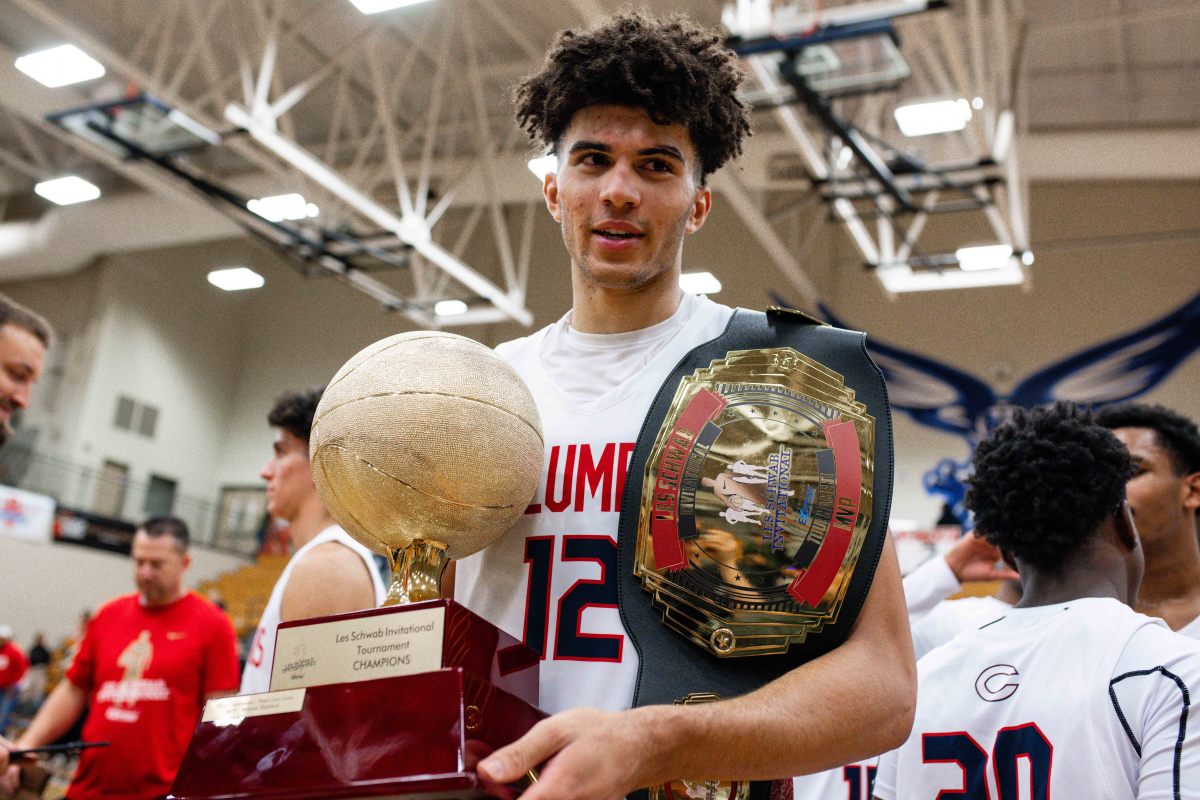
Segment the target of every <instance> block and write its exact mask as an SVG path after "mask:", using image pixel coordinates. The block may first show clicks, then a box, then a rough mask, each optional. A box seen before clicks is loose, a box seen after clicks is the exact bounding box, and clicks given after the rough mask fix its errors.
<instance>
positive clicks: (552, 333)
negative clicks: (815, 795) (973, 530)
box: [456, 14, 913, 800]
mask: <svg viewBox="0 0 1200 800" xmlns="http://www.w3.org/2000/svg"><path fill="white" fill-rule="evenodd" d="M741 80H742V73H741V71H740V70H739V68H738V64H737V59H736V57H734V56H733V54H732V53H731V52H730V51H729V50H727V49H726V48H725V47H724V46H723V39H722V37H721V36H720V35H719V34H718V33H716V32H713V31H706V30H703V29H701V28H699V27H697V26H694V25H693V24H691V23H690V22H686V21H681V20H671V21H666V22H660V21H656V20H650V19H646V18H643V17H640V16H637V15H631V14H627V15H621V16H619V17H615V18H613V19H610V20H608V21H606V22H604V23H602V24H601V25H600V26H598V27H597V28H594V29H592V30H590V31H587V32H579V33H572V34H564V35H562V36H560V37H559V39H558V41H557V42H556V44H555V46H554V49H553V50H552V51H551V53H550V55H549V57H548V58H547V60H546V63H545V64H544V66H543V68H542V70H541V72H539V73H538V74H536V75H534V76H531V77H530V78H528V79H527V80H526V81H525V82H524V83H523V84H522V85H521V87H520V88H519V89H518V92H517V106H518V118H519V120H520V122H521V124H522V126H523V127H525V128H526V129H527V130H528V131H530V132H531V133H533V134H534V135H536V136H537V138H539V139H540V140H541V141H542V142H543V143H544V144H546V145H548V146H550V147H552V148H553V151H554V152H555V153H557V155H558V169H557V174H552V175H550V176H548V177H547V178H546V180H545V184H544V187H543V188H544V194H545V199H546V204H547V207H548V209H549V211H550V213H551V214H552V215H553V217H554V218H555V220H557V221H558V222H559V223H560V225H561V227H562V233H563V241H564V244H565V245H566V248H567V251H568V253H569V255H570V258H571V277H572V297H573V304H572V309H571V312H570V313H569V314H568V315H567V316H566V317H564V318H563V319H562V320H560V321H559V322H557V323H555V324H553V325H551V326H550V327H549V328H548V329H546V330H543V331H539V332H538V333H535V334H534V335H533V336H530V337H528V338H526V339H522V340H520V341H517V342H513V343H510V344H508V345H504V346H502V347H500V348H499V350H500V352H501V353H502V354H503V355H504V356H505V357H506V358H507V359H508V360H509V361H510V362H511V363H512V364H513V365H514V366H515V367H516V368H517V370H518V371H519V372H520V373H521V375H522V376H523V377H524V379H525V380H526V381H528V383H529V384H530V387H531V388H532V390H533V394H534V397H535V399H536V400H537V403H538V408H539V411H540V412H541V415H542V425H543V429H544V432H545V439H546V474H545V476H544V478H543V480H542V482H541V485H540V486H539V488H538V491H537V494H536V496H535V497H534V498H533V502H532V505H531V506H530V508H529V510H528V513H526V514H525V516H524V517H523V518H522V520H521V521H520V522H519V523H518V525H517V526H516V527H515V528H514V529H513V530H512V531H510V532H509V533H508V534H506V536H505V537H504V538H503V539H502V540H501V541H500V542H498V543H497V544H496V545H495V546H493V547H492V548H489V549H488V550H485V551H484V552H482V553H480V554H478V555H476V556H472V557H471V558H468V559H464V560H463V561H462V562H461V563H460V564H459V565H458V567H457V576H456V597H457V598H458V600H459V601H461V602H463V603H464V604H465V605H467V606H468V607H469V608H472V609H473V610H475V611H477V612H478V613H481V614H482V615H484V616H485V617H487V618H488V619H490V620H492V621H493V622H495V623H497V624H498V625H499V626H500V627H502V628H504V629H505V630H507V631H509V632H510V633H512V634H514V635H516V636H520V637H522V638H523V639H524V640H525V641H526V642H527V643H529V644H530V645H531V646H533V647H535V648H536V649H538V650H540V651H541V653H542V656H543V661H542V665H541V669H542V675H543V683H542V694H541V705H542V706H544V707H545V708H547V709H550V710H554V711H560V710H563V709H567V710H564V711H561V713H558V714H556V715H555V716H553V717H551V718H550V719H549V720H547V721H545V722H543V723H540V724H539V725H538V726H536V727H535V728H534V729H533V730H532V731H530V733H529V734H527V735H526V736H525V737H523V738H522V739H520V740H519V741H518V742H516V743H515V744H513V745H512V746H510V747H506V748H503V749H502V750H499V751H497V752H496V753H495V754H493V755H492V756H491V757H489V758H488V759H485V760H484V761H482V762H481V763H480V765H479V772H480V774H481V775H483V776H484V777H486V778H488V779H490V780H493V781H497V782H500V783H506V782H509V781H512V780H516V779H518V778H520V777H521V776H523V775H524V774H525V773H526V771H527V770H529V769H530V768H531V767H535V766H538V765H543V768H542V770H541V775H540V779H539V781H538V783H537V784H536V785H534V786H533V787H532V788H530V789H529V790H527V792H526V794H525V795H524V797H525V798H526V800H538V799H539V798H552V797H553V798H558V797H566V796H571V797H577V798H605V799H606V800H607V799H608V798H612V797H615V796H619V795H622V794H626V793H628V792H629V791H632V790H634V789H637V788H639V787H644V786H649V785H651V784H658V783H662V782H665V781H667V780H670V779H673V778H679V777H689V776H693V777H703V778H706V779H720V778H725V779H735V778H745V779H755V780H763V779H772V778H779V777H783V776H787V775H793V774H797V773H799V772H802V771H804V770H805V769H809V770H811V769H819V768H825V767H828V766H831V765H833V764H837V763H842V762H845V761H848V760H851V759H853V758H858V757H864V756H867V755H870V754H872V753H878V752H880V751H882V750H884V749H887V747H891V746H895V744H898V743H899V741H901V740H903V738H904V735H905V734H906V732H907V728H908V715H909V713H910V712H911V703H912V702H913V695H912V690H913V684H912V682H911V681H912V673H911V672H910V670H909V660H910V659H911V658H912V656H911V643H910V641H909V637H908V635H907V631H906V630H905V615H904V605H903V597H902V595H901V586H900V578H899V571H898V568H897V566H896V557H895V551H894V548H892V547H891V546H890V545H889V546H888V547H887V548H886V549H885V551H884V554H883V558H882V560H881V562H880V565H879V567H878V570H877V573H876V578H875V581H874V584H873V586H872V588H871V590H870V592H869V595H868V598H867V601H866V603H865V605H864V608H863V610H862V613H861V614H860V616H859V618H858V621H857V624H856V626H855V628H854V630H853V632H852V633H851V635H850V638H849V639H848V640H847V642H846V643H845V644H844V645H843V646H842V647H840V648H838V649H836V650H835V651H834V652H832V653H830V654H829V655H827V656H825V657H823V658H820V659H817V660H815V661H813V662H811V663H809V664H807V665H805V666H804V667H803V668H801V669H799V670H796V671H794V672H792V673H790V674H788V675H786V676H784V677H783V678H781V679H779V680H777V681H775V682H772V683H771V684H769V685H767V686H765V687H764V688H762V689H760V690H759V691H757V692H754V693H752V694H749V695H746V696H744V697H740V698H735V699H729V700H726V701H723V702H719V703H710V704H707V705H691V706H649V707H643V708H638V709H634V710H620V709H628V708H629V706H630V705H631V704H632V692H633V687H634V685H635V679H636V673H637V668H638V665H637V659H636V653H635V652H634V651H633V646H632V645H631V644H630V642H629V641H628V640H627V638H626V635H625V632H624V631H623V629H622V626H621V622H620V619H619V617H618V613H617V610H616V608H615V606H616V604H617V591H616V577H617V576H616V574H615V571H616V552H617V549H616V535H617V520H618V510H619V504H620V498H621V494H622V491H623V486H624V483H625V480H626V475H625V470H626V468H627V465H628V462H629V457H630V454H631V453H632V451H633V447H634V443H635V442H636V440H637V437H638V433H639V431H640V429H641V425H642V423H643V420H644V419H645V416H646V413H647V411H648V409H649V404H650V401H651V399H652V397H653V396H654V394H655V392H656V391H657V389H658V388H659V387H660V386H661V384H662V383H663V381H664V380H665V378H666V377H667V375H668V373H669V372H670V370H671V369H672V368H673V367H674V366H675V364H676V362H677V361H678V360H679V358H680V357H681V356H682V355H683V354H684V353H686V352H688V351H689V350H690V349H692V348H693V347H694V346H695V345H698V344H700V343H702V342H704V341H707V340H710V339H712V338H714V337H715V336H716V335H717V334H719V333H720V332H721V330H722V328H723V327H724V324H725V322H726V321H727V320H728V319H729V316H730V314H731V311H730V309H728V308H723V307H721V306H718V305H717V304H715V303H712V302H711V301H709V300H707V299H704V298H700V297H686V298H684V297H682V295H681V293H680V290H679V274H680V268H681V263H682V244H683V239H684V237H685V235H686V234H688V233H692V232H695V231H697V230H699V229H700V227H701V225H703V223H704V220H705V218H706V217H707V215H708V212H709V209H710V208H711V204H712V194H711V191H710V190H709V188H708V187H707V186H706V185H705V180H704V179H705V176H707V175H708V174H710V173H711V172H713V171H714V170H716V169H717V168H718V167H720V166H721V165H722V164H723V163H724V162H725V161H727V160H728V159H729V158H732V157H734V156H736V155H737V154H738V153H739V152H740V149H741V139H742V138H743V136H744V134H745V133H746V132H747V130H748V114H747V108H746V107H745V106H744V105H743V104H742V103H741V101H740V100H738V99H737V98H736V96H735V92H736V91H737V89H738V87H739V85H740V83H741ZM749 267H750V265H744V266H743V269H747V270H748V269H749ZM747 274H748V273H747ZM631 479H632V478H631ZM697 657H704V656H703V655H702V654H701V653H699V652H698V653H697ZM880 665H887V667H886V668H881V667H880ZM867 674H869V675H871V680H869V681H862V680H860V678H861V676H863V675H867ZM581 706H584V707H586V708H580V707H581ZM830 708H836V709H837V713H836V714H832V713H829V712H828V709H830ZM600 709H604V710H600ZM889 742H890V743H891V744H889Z"/></svg>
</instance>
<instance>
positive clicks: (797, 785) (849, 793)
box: [792, 557, 1012, 800]
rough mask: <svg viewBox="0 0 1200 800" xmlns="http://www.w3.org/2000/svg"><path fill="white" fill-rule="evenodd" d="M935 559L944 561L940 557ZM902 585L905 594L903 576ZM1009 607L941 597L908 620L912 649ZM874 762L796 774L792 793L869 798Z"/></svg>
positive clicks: (800, 797) (921, 649)
mask: <svg viewBox="0 0 1200 800" xmlns="http://www.w3.org/2000/svg"><path fill="white" fill-rule="evenodd" d="M938 560H939V561H941V562H942V563H943V564H944V563H945V559H943V558H941V557H938ZM947 571H949V568H947ZM910 577H911V576H910ZM952 579H953V578H952ZM904 586H905V593H906V595H907V590H908V579H907V578H906V579H905V583H904ZM1011 608H1012V607H1011V606H1010V605H1009V604H1008V603H1005V602H1004V601H1003V600H997V599H996V598H995V597H964V598H961V599H959V600H943V601H942V602H940V603H938V604H937V605H936V606H934V607H933V609H932V610H931V611H929V612H928V613H926V614H925V615H924V616H921V617H920V618H919V619H915V620H913V622H912V636H913V649H915V650H916V652H917V658H918V659H919V658H921V657H922V656H924V655H925V654H926V653H928V652H929V651H931V650H933V649H934V648H935V647H940V646H941V645H943V644H945V643H946V642H948V641H950V640H951V639H953V638H954V637H955V636H958V635H960V634H962V633H965V632H967V631H970V630H974V629H975V628H978V627H979V626H980V625H985V624H987V623H989V622H991V621H992V620H995V619H997V618H999V617H1002V616H1004V615H1005V614H1006V613H1008V612H1009V611H1010V610H1011ZM878 762H879V759H878V758H872V759H870V760H869V761H864V762H859V763H855V764H847V765H846V766H844V767H838V768H837V769H831V770H828V771H826V772H818V773H817V774H815V775H804V776H802V777H799V778H796V779H794V780H793V782H792V796H793V797H794V798H795V800H871V797H872V796H873V794H872V791H873V787H874V784H875V773H876V768H877V765H878Z"/></svg>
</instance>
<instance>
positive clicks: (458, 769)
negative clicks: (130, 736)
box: [169, 600, 546, 800]
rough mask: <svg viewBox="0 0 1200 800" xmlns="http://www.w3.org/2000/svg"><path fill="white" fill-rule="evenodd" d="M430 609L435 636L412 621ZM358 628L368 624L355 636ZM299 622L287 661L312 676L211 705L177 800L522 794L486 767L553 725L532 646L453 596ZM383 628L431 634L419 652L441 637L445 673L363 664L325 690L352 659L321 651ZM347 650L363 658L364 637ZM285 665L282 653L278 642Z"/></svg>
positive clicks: (179, 779) (175, 788)
mask: <svg viewBox="0 0 1200 800" xmlns="http://www.w3.org/2000/svg"><path fill="white" fill-rule="evenodd" d="M443 609H444V617H442V616H441V615H442V613H443ZM422 611H424V612H425V614H426V615H428V614H429V613H431V612H432V613H435V614H436V615H437V616H438V619H439V620H440V621H439V622H438V623H436V624H435V626H434V629H433V630H432V631H429V630H428V628H427V627H426V626H424V625H423V623H421V624H413V623H412V621H413V620H418V621H420V620H424V619H425V618H426V617H424V616H422V615H421V613H420V612H422ZM413 612H418V613H416V614H415V615H414V613H413ZM349 621H353V623H354V625H355V626H358V627H352V628H349V630H350V631H351V633H350V634H347V633H346V631H347V630H348V628H347V627H346V625H347V623H348V622H349ZM288 626H289V627H306V626H307V627H308V634H311V635H307V634H306V635H307V638H303V639H293V644H292V645H289V648H290V649H289V651H288V653H287V654H285V655H283V656H282V657H283V658H293V659H294V661H293V662H292V663H301V664H303V665H304V667H303V669H297V670H293V671H291V672H289V673H286V675H287V680H285V681H283V683H282V686H281V685H280V684H279V683H278V682H273V684H272V688H273V690H274V691H271V692H267V693H265V694H259V695H247V696H244V697H234V698H222V699H220V700H214V701H210V703H209V705H208V706H207V707H206V709H205V714H204V718H203V720H202V721H201V723H200V725H199V726H198V727H197V729H196V733H195V734H194V735H193V737H192V741H191V743H190V744H189V745H188V749H187V753H186V754H185V756H184V759H183V764H182V766H181V767H180V769H179V772H178V774H177V775H176V777H175V782H174V784H173V785H172V787H171V794H170V795H169V797H170V798H174V800H236V799H238V798H269V799H270V800H299V799H300V798H316V797H323V798H374V799H376V800H377V799H378V798H388V797H392V798H407V799H408V800H414V799H415V798H426V797H428V798H435V797H438V798H476V797H480V798H481V797H500V798H514V797H515V796H516V795H517V794H518V791H519V790H518V789H517V788H515V787H507V786H497V785H495V784H487V783H485V782H484V781H482V780H481V779H480V778H479V777H478V776H477V775H476V774H475V765H476V764H477V763H478V762H479V761H480V760H481V759H483V758H486V757H487V756H488V755H490V754H491V753H492V752H493V751H494V750H496V749H498V748H500V747H503V746H505V745H507V744H510V743H512V742H514V741H516V740H517V739H519V738H520V737H521V736H522V735H523V734H524V733H525V732H526V731H528V730H529V729H530V728H531V727H533V726H534V725H535V724H536V723H537V722H538V721H539V720H541V719H543V718H545V717H546V714H545V713H543V712H541V711H539V710H538V709H537V708H536V707H535V706H534V705H533V703H534V702H536V697H537V694H536V692H537V661H538V659H537V654H536V653H534V652H533V651H532V650H529V649H528V648H527V647H525V645H523V644H521V643H520V642H517V641H516V640H515V639H513V638H512V637H510V636H508V635H507V634H505V633H504V632H503V631H500V630H498V629H496V628H495V627H494V626H492V625H490V624H489V623H487V622H485V621H484V620H482V619H481V618H480V617H478V616H476V615H475V614H472V613H471V612H469V611H467V610H466V609H465V608H463V607H462V606H459V605H457V604H455V603H454V602H453V601H447V600H436V601H431V602H426V603H415V604H413V605H410V606H399V607H394V608H388V609H376V610H373V611H369V612H361V613H356V614H343V615H338V616H336V617H330V618H326V619H322V620H304V621H302V622H298V623H288ZM380 626H382V629H383V630H384V631H385V632H394V631H406V630H408V629H409V628H414V629H417V630H419V631H421V632H422V633H421V634H420V635H423V636H425V637H426V638H425V639H420V640H416V639H414V640H413V642H414V643H417V644H423V645H428V644H429V642H430V641H433V642H435V646H436V647H437V648H438V649H440V652H439V653H437V654H436V659H435V662H434V664H433V668H432V669H428V670H426V671H422V672H417V673H415V674H404V675H393V676H391V677H373V678H371V679H367V680H362V679H361V676H362V673H363V670H364V668H363V667H362V666H361V664H359V662H358V661H354V660H351V661H349V662H347V663H348V664H349V665H350V666H349V667H346V668H347V669H353V670H354V671H355V674H348V675H344V676H342V678H341V679H340V680H339V681H337V682H324V681H325V679H326V678H327V677H328V676H329V675H331V674H336V673H337V672H338V671H339V670H340V669H341V667H338V666H336V665H338V664H342V663H343V661H344V659H342V658H341V656H342V655H344V654H342V653H339V652H336V651H335V652H329V651H327V650H325V649H322V646H320V642H321V641H323V640H328V641H334V642H337V643H338V648H341V647H342V645H341V643H343V642H345V641H347V640H348V639H353V638H354V635H353V634H354V631H363V632H364V633H366V634H371V633H373V632H374V631H376V630H380V629H381V627H380ZM405 626H407V627H405ZM399 635H401V634H399V633H398V634H397V636H399ZM405 635H407V634H405ZM430 637H432V638H430ZM365 640H366V641H370V642H373V643H374V642H378V641H380V640H379V639H365ZM279 641H283V636H282V630H281V636H280V638H279V639H278V640H277V642H279ZM391 641H393V643H394V644H395V643H396V642H399V641H401V640H391ZM437 643H440V645H438V644H437ZM347 646H352V647H354V648H355V651H356V652H358V651H357V647H358V646H357V645H353V642H350V643H349V644H348V645H347ZM370 646H371V647H378V646H379V645H377V644H372V645H370ZM389 646H390V645H389ZM343 649H344V648H343ZM424 649H428V647H426V648H424ZM297 650H298V652H299V653H300V656H302V657H301V658H298V657H296V655H295V652H296V651H297ZM388 652H392V653H396V652H402V651H401V650H389V651H388ZM276 656H277V658H279V657H281V656H280V654H279V651H278V647H277V652H276ZM330 664H333V665H335V666H332V667H331V666H329V665H330ZM355 664H359V665H358V666H354V665H355ZM439 667H440V668H439ZM369 671H370V670H367V672H369ZM298 673H305V674H306V675H307V677H308V678H309V679H311V680H313V681H317V680H318V679H320V681H323V682H317V683H308V684H307V685H303V684H302V685H299V686H296V685H295V682H294V681H293V680H292V678H293V677H294V676H295V675H296V674H298ZM501 687H503V688H501Z"/></svg>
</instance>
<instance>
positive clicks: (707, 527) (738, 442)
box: [634, 347, 875, 657]
mask: <svg viewBox="0 0 1200 800" xmlns="http://www.w3.org/2000/svg"><path fill="white" fill-rule="evenodd" d="M874 452H875V420H874V419H873V418H872V417H871V416H870V415H869V414H867V413H866V407H865V406H864V405H863V404H862V403H858V402H856V401H855V399H854V390H853V389H851V388H849V387H847V386H846V385H845V383H844V380H843V378H842V376H841V375H839V374H838V373H836V372H834V371H833V370H830V369H829V368H827V367H825V366H823V365H822V364H820V363H818V362H817V361H814V360H813V359H811V358H809V357H807V356H805V355H804V354H802V353H799V352H797V351H796V350H794V349H792V348H788V347H781V348H771V349H761V350H739V351H734V352H731V353H728V354H727V355H726V356H725V357H724V358H721V359H718V360H716V361H713V362H712V363H711V364H709V366H708V367H706V368H704V369H699V370H696V371H695V372H693V373H692V374H691V375H690V376H688V377H685V378H683V379H682V380H681V381H680V384H679V387H678V389H677V390H676V392H675V397H674V399H673V400H672V403H671V406H670V410H669V411H668V412H667V415H666V417H665V419H664V421H663V423H662V426H661V427H660V429H659V432H658V436H657V438H656V439H655V442H654V447H653V449H652V450H651V452H650V456H649V459H648V460H647V462H646V470H645V474H644V475H643V477H642V481H643V484H642V505H641V509H640V514H639V517H638V540H637V558H636V563H635V565H634V573H635V575H637V576H638V577H639V578H640V579H641V582H642V586H643V587H644V588H645V589H647V590H648V591H649V592H651V594H652V595H653V598H654V602H655V604H656V605H657V606H658V607H660V608H661V609H662V611H663V621H664V622H665V623H666V624H667V625H668V626H669V627H671V628H672V629H674V630H676V631H677V632H679V633H681V634H683V635H684V636H686V637H687V638H689V639H690V640H692V641H693V642H695V643H696V644H698V645H700V646H701V647H704V648H705V649H707V650H709V651H710V652H712V653H714V654H715V655H717V656H721V657H733V656H748V655H766V654H776V653H782V652H785V651H786V650H787V649H788V647H789V646H790V645H791V644H793V643H799V642H802V641H804V639H805V638H806V637H807V636H809V635H810V634H812V633H814V632H817V631H820V629H821V628H822V627H824V626H825V625H827V624H831V623H834V622H836V621H837V618H838V614H839V612H840V610H841V608H842V605H843V601H844V599H845V596H846V591H847V588H848V587H849V584H850V577H851V575H852V574H853V572H854V567H855V564H856V563H857V562H858V557H859V553H860V552H861V550H862V546H863V542H864V541H865V540H866V535H867V529H868V527H869V526H870V522H871V507H872V499H873V497H872V486H873V477H874V463H873V458H874Z"/></svg>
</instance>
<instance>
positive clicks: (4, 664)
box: [0, 641, 29, 689]
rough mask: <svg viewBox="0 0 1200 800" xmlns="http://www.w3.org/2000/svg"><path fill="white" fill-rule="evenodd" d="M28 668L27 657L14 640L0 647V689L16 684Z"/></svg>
mask: <svg viewBox="0 0 1200 800" xmlns="http://www.w3.org/2000/svg"><path fill="white" fill-rule="evenodd" d="M28 668H29V659H28V658H26V657H25V652H24V651H23V650H21V648H20V647H18V646H17V644H16V643H15V642H12V641H8V642H5V643H4V646H3V647H0V689H7V688H9V687H10V686H16V685H17V681H19V680H21V678H22V677H23V676H24V675H25V670H26V669H28Z"/></svg>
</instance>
